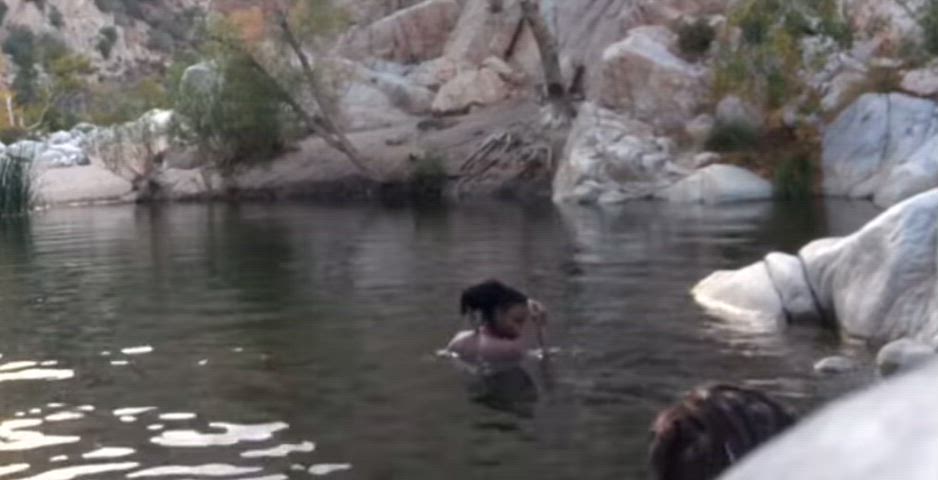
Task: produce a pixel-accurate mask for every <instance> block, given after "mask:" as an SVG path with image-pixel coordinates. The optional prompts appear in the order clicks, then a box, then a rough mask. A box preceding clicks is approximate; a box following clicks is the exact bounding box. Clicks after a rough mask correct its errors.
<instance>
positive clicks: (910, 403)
mask: <svg viewBox="0 0 938 480" xmlns="http://www.w3.org/2000/svg"><path fill="white" fill-rule="evenodd" d="M936 376H938V363H935V362H933V363H931V364H929V365H928V366H927V367H926V368H923V369H921V370H918V371H915V372H911V373H909V374H906V375H901V376H898V377H897V378H895V379H891V380H890V381H887V382H885V383H883V384H880V385H877V386H876V387H873V388H870V389H868V390H866V391H864V392H861V393H859V394H855V395H852V396H850V397H849V398H846V399H843V400H838V401H836V402H834V403H833V404H831V405H829V406H828V407H826V408H824V409H823V410H821V411H820V412H818V413H817V414H814V415H812V416H811V417H809V418H807V419H805V420H803V421H801V422H799V423H798V425H796V426H795V427H794V428H792V429H791V430H790V431H788V432H786V433H784V434H782V435H781V436H780V437H779V438H777V439H776V440H774V441H772V442H770V443H768V444H766V445H765V446H763V447H762V448H760V449H758V450H756V451H755V452H753V453H752V454H750V455H748V456H747V457H746V458H745V459H743V460H742V461H741V462H740V463H739V464H738V465H737V466H736V467H734V468H732V469H731V470H730V471H729V472H727V473H726V474H724V475H723V476H722V477H720V479H721V480H783V479H786V480H787V479H792V478H797V479H798V480H843V479H848V478H849V479H851V480H882V479H886V478H896V479H898V478H901V479H903V480H931V479H934V478H936V476H938V456H936V455H935V454H934V452H935V445H938V415H932V414H931V412H932V411H933V409H934V406H935V405H936V404H938V383H936V382H935V381H934V379H935V377H936Z"/></svg>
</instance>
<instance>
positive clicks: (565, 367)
mask: <svg viewBox="0 0 938 480" xmlns="http://www.w3.org/2000/svg"><path fill="white" fill-rule="evenodd" d="M875 213H876V211H875V209H873V208H872V207H870V206H869V205H868V204H863V203H828V204H820V203H806V204H751V205H743V206H734V207H710V208H707V207H691V206H667V205H662V204H658V203H636V204H631V205H628V206H624V207H621V208H617V209H612V210H596V209H580V208H570V209H563V210H557V209H555V208H554V207H551V206H522V205H511V204H485V205H471V206H461V207H453V208H438V209H410V208H391V207H375V206H369V207H325V206H314V205H302V204H287V205H244V206H229V205H176V206H165V207H157V208H150V207H130V206H121V207H96V208H81V209H61V210H52V211H48V212H44V213H41V214H38V215H36V216H34V218H33V219H32V220H31V221H30V222H28V223H23V222H18V223H16V222H14V223H11V222H6V223H3V224H0V354H2V357H0V478H4V479H6V478H23V479H25V478H28V479H42V480H59V479H72V478H94V479H108V478H206V477H213V478H219V477H220V478H232V479H264V480H274V479H286V478H291V479H292V478H313V477H319V476H325V477H327V478H350V479H351V478H355V479H436V478H449V479H453V480H456V479H476V478H480V479H481V478H487V479H502V478H504V479H514V478H540V479H578V480H583V479H633V478H642V476H643V475H644V472H645V465H644V459H645V450H646V445H647V440H648V434H647V429H648V425H649V422H650V421H651V419H652V417H653V416H654V414H655V412H656V411H657V410H658V409H660V408H662V407H663V406H665V405H667V404H668V403H669V402H671V401H673V400H674V399H675V397H676V396H677V395H678V394H679V393H680V392H682V391H684V390H686V389H688V388H690V387H692V386H694V385H696V384H698V383H701V382H705V381H732V382H738V383H744V384H748V385H754V386H758V387H761V388H764V389H766V390H767V391H769V392H771V393H772V394H774V395H776V396H778V397H779V398H781V399H783V400H784V401H786V402H788V403H789V404H791V405H792V406H793V407H794V408H796V409H797V410H799V411H802V412H803V411H807V410H809V409H811V408H813V407H814V406H816V405H818V404H819V403H821V402H823V401H824V400H826V399H828V398H830V397H832V396H834V395H837V394H839V393H841V392H843V391H845V390H847V389H849V388H853V387H855V386H856V385H858V384H860V383H863V382H865V381H867V379H866V378H864V377H862V376H857V377H846V378H839V379H836V380H832V379H823V378H819V377H817V376H815V375H814V374H813V373H812V369H811V366H812V364H813V362H814V361H816V360H817V359H818V358H820V357H823V356H826V355H829V354H833V353H838V352H842V351H845V349H847V348H848V347H844V346H842V345H840V344H839V343H838V342H837V341H836V340H835V339H833V338H831V336H830V335H829V334H825V333H823V332H819V331H816V330H812V329H799V330H792V331H789V332H785V333H783V334H778V333H774V332H769V331H766V330H765V329H763V328H760V327H759V326H753V325H738V324H727V323H724V322H721V321H718V320H715V319H711V318H708V317H707V316H706V315H705V314H704V313H703V312H702V311H701V309H700V308H699V307H697V306H696V305H695V304H694V303H693V302H692V300H691V299H690V297H689V295H688V290H689V288H690V287H691V286H693V285H694V284H695V283H696V282H697V281H698V280H700V279H701V278H703V277H704V276H706V275H707V274H709V273H710V272H712V271H713V270H716V269H722V268H736V267H739V266H742V265H745V264H747V263H750V262H752V261H754V260H756V259H758V258H760V257H761V256H762V255H764V254H765V253H766V252H767V251H769V250H775V249H779V250H785V251H794V250H795V249H797V248H798V247H799V246H801V245H802V244H803V243H805V242H807V241H809V240H811V239H813V238H816V237H819V236H824V235H830V234H844V233H848V232H850V231H852V230H853V229H855V228H857V227H858V226H860V225H862V224H863V223H864V222H865V221H866V220H868V219H869V218H871V217H872V216H873V215H875ZM490 277H498V278H500V279H503V280H505V281H506V282H509V283H512V284H514V285H516V286H518V287H520V288H522V289H523V290H525V291H526V292H528V293H530V294H531V295H532V296H535V297H537V298H538V299H540V300H542V301H543V302H544V303H545V304H546V305H547V306H548V308H549V309H550V312H551V316H550V327H549V343H550V344H551V345H552V346H553V347H555V348H557V349H559V352H558V353H556V354H555V355H553V356H552V359H551V363H550V365H549V368H547V369H544V368H542V367H543V366H542V365H538V364H530V365H526V366H525V368H526V370H525V371H526V372H527V373H528V374H529V375H530V378H531V379H532V380H533V382H534V384H535V388H536V400H534V401H533V403H530V404H528V406H529V407H530V408H529V409H528V411H526V412H524V414H520V413H521V412H519V411H517V410H516V409H512V408H493V407H498V406H499V405H498V404H493V403H491V402H487V403H485V402H479V401H476V400H477V399H478V395H477V393H478V392H477V389H476V388H475V387H474V384H473V382H471V381H467V378H466V376H465V374H464V373H462V372H460V371H459V370H458V369H456V368H454V366H453V365H452V364H451V363H450V362H449V361H447V360H445V359H441V358H438V357H437V356H436V355H434V352H436V351H437V349H439V348H440V347H441V346H442V345H444V344H445V343H446V341H447V340H448V339H449V337H450V336H451V335H452V334H453V333H454V332H455V331H456V329H457V328H458V325H459V323H458V322H459V319H458V316H457V315H456V313H457V304H456V299H457V298H458V295H459V292H460V290H461V289H462V288H464V287H466V286H467V285H469V284H471V283H473V282H476V281H479V280H482V279H486V278H490ZM849 353H854V354H858V355H860V356H863V355H864V354H863V353H862V352H860V353H857V352H849ZM528 393H530V392H528Z"/></svg>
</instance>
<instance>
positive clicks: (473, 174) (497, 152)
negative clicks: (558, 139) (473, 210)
mask: <svg viewBox="0 0 938 480" xmlns="http://www.w3.org/2000/svg"><path fill="white" fill-rule="evenodd" d="M553 163H554V151H553V148H552V147H551V144H550V142H549V141H548V139H546V138H544V137H543V136H542V135H540V134H538V133H536V132H535V131H533V130H532V129H530V128H525V127H523V126H520V127H519V126H516V127H514V128H508V129H506V130H504V131H502V132H499V133H495V134H492V135H489V136H488V137H486V139H485V140H483V141H482V142H481V143H480V144H479V146H478V148H476V149H475V150H474V151H473V153H472V154H470V155H469V156H468V157H467V158H466V160H465V161H464V162H463V164H462V166H461V167H460V169H459V175H460V178H459V181H458V182H457V183H456V186H455V192H454V193H455V194H456V196H457V197H460V196H463V195H465V194H466V193H467V192H470V191H479V190H492V189H494V190H499V189H503V188H504V187H505V186H508V185H510V184H512V183H513V182H521V181H524V182H532V181H537V180H538V179H544V180H549V179H550V177H551V175H552V174H553V171H554V164H553Z"/></svg>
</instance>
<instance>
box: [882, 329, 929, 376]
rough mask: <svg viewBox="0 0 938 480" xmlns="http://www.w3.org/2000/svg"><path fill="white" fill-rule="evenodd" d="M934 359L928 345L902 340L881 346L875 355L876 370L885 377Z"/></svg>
mask: <svg viewBox="0 0 938 480" xmlns="http://www.w3.org/2000/svg"><path fill="white" fill-rule="evenodd" d="M933 359H935V349H934V348H932V347H931V346H929V345H926V344H924V343H921V342H916V341H914V340H909V339H907V338H903V339H900V340H896V341H895V342H890V343H888V344H886V345H885V346H883V348H881V349H880V350H879V353H878V354H876V368H877V369H879V373H880V374H881V375H882V376H884V377H886V376H889V375H893V374H896V373H899V372H903V371H906V370H909V369H913V368H915V367H919V366H921V365H923V364H925V363H927V362H928V361H930V360H933Z"/></svg>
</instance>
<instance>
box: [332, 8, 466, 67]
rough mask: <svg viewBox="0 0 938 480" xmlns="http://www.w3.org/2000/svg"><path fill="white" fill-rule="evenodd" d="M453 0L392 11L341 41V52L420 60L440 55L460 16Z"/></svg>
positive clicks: (385, 58) (354, 56)
mask: <svg viewBox="0 0 938 480" xmlns="http://www.w3.org/2000/svg"><path fill="white" fill-rule="evenodd" d="M459 12H460V5H459V2H457V1H456V0H426V1H424V2H421V3H418V4H417V5H414V6H412V7H409V8H406V9H404V10H400V11H398V12H395V13H394V14H392V15H389V16H387V17H384V18H382V19H380V20H378V21H376V22H374V23H372V24H370V25H368V26H366V27H364V28H359V29H353V30H352V31H350V32H349V33H348V34H346V36H345V38H343V40H342V47H341V51H342V53H343V54H344V55H345V56H347V57H349V58H353V59H365V58H371V57H373V58H380V59H383V60H390V61H394V62H399V63H419V62H422V61H426V60H430V59H433V58H436V57H438V56H440V54H442V53H443V47H444V45H446V41H447V39H448V38H449V36H450V33H451V32H452V31H453V28H454V27H455V25H456V20H457V19H458V18H459Z"/></svg>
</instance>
